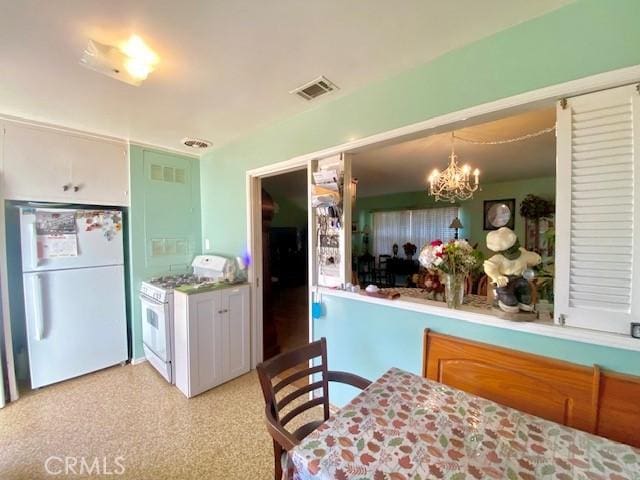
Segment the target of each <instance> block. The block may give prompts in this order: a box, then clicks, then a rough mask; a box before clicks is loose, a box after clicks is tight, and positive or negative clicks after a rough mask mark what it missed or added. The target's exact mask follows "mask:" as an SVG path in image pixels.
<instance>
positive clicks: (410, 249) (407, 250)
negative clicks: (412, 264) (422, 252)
mask: <svg viewBox="0 0 640 480" xmlns="http://www.w3.org/2000/svg"><path fill="white" fill-rule="evenodd" d="M402 249H403V250H404V254H405V255H406V256H407V260H411V259H412V258H413V256H414V255H415V254H416V252H417V251H418V247H416V246H415V245H414V244H413V243H411V242H407V243H405V244H404V245H402Z"/></svg>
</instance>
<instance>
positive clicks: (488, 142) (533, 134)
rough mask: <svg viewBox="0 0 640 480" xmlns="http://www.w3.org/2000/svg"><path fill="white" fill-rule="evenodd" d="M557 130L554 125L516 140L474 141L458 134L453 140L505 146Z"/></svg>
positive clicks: (515, 138)
mask: <svg viewBox="0 0 640 480" xmlns="http://www.w3.org/2000/svg"><path fill="white" fill-rule="evenodd" d="M555 129H556V126H555V125H554V126H552V127H548V128H543V129H542V130H538V131H537V132H532V133H527V134H526V135H521V136H519V137H514V138H506V139H504V140H492V141H482V140H472V139H470V138H464V137H460V136H458V135H456V134H453V138H455V139H456V140H460V141H461V142H465V143H472V144H473V145H504V144H506V143H515V142H521V141H523V140H529V139H530V138H535V137H539V136H541V135H545V134H547V133H551V132H553V131H555Z"/></svg>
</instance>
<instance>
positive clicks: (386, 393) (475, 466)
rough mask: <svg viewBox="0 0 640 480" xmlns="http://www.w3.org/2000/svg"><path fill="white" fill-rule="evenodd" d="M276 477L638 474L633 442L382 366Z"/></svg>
mask: <svg viewBox="0 0 640 480" xmlns="http://www.w3.org/2000/svg"><path fill="white" fill-rule="evenodd" d="M630 428H638V426H630ZM283 478H286V479H293V480H311V479H314V480H315V479H318V480H320V479H322V480H325V479H326V480H328V479H332V480H333V479H337V480H345V479H354V480H356V479H357V480H364V479H373V480H409V479H413V480H424V479H446V480H462V479H478V480H479V479H508V480H516V479H522V480H533V479H559V480H572V479H587V480H598V479H602V480H604V479H607V480H623V479H628V480H639V479H640V450H638V449H635V448H633V447H631V446H628V445H624V444H622V443H618V442H614V441H612V440H608V439H605V438H602V437H599V436H596V435H592V434H590V433H586V432H583V431H580V430H576V429H573V428H570V427H567V426H564V425H560V424H558V423H555V422H552V421H548V420H544V419H542V418H539V417H536V416H534V415H530V414H527V413H524V412H521V411H519V410H515V409H513V408H509V407H506V406H504V405H500V404H498V403H495V402H493V401H491V400H487V399H484V398H481V397H478V396H475V395H471V394H469V393H465V392H463V391H461V390H457V389H455V388H452V387H450V386H447V385H444V384H442V383H439V382H436V381H433V380H430V379H426V378H423V377H420V376H418V375H415V374H413V373H409V372H406V371H403V370H400V369H398V368H391V369H390V370H388V371H387V372H386V373H384V374H383V375H382V376H381V377H380V378H379V379H378V380H376V381H375V382H373V383H372V384H371V385H369V387H367V388H366V389H365V390H363V391H362V392H361V393H360V394H359V395H358V396H356V397H355V398H354V399H353V400H351V401H350V402H349V403H348V404H347V405H346V406H344V407H343V408H341V409H340V410H338V411H337V412H336V413H335V414H334V415H332V416H331V417H330V418H329V419H328V420H327V421H326V422H324V423H322V424H321V425H320V426H319V427H318V428H317V429H316V430H314V431H313V432H311V433H310V434H309V435H308V436H307V437H306V438H305V439H304V440H303V441H302V442H301V443H300V444H299V445H297V446H296V447H294V448H293V449H292V450H291V451H289V452H288V454H287V463H286V468H285V469H284V473H283Z"/></svg>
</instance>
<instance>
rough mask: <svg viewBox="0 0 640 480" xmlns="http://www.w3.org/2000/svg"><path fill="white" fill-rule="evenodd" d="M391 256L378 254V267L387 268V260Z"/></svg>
mask: <svg viewBox="0 0 640 480" xmlns="http://www.w3.org/2000/svg"><path fill="white" fill-rule="evenodd" d="M390 258H391V255H378V267H380V269H382V270H386V268H387V261H388V260H389V259H390Z"/></svg>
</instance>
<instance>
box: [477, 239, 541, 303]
mask: <svg viewBox="0 0 640 480" xmlns="http://www.w3.org/2000/svg"><path fill="white" fill-rule="evenodd" d="M487 248H488V249H489V250H491V251H492V252H495V253H496V254H495V255H494V256H492V257H491V258H489V259H488V260H486V261H485V262H484V271H485V273H486V274H487V276H488V277H489V278H490V279H491V281H492V282H493V284H494V285H495V286H496V296H497V299H498V306H499V307H500V309H501V310H503V311H505V312H510V313H515V312H518V311H520V310H522V311H525V312H531V311H533V305H532V304H531V302H532V298H531V286H530V285H529V281H528V280H527V279H525V278H524V277H523V276H522V275H523V273H524V272H525V270H527V269H529V268H531V267H534V266H536V265H538V264H540V262H541V261H542V259H541V258H540V255H538V254H537V253H535V252H530V251H528V250H525V249H524V248H522V247H521V246H520V242H519V241H518V237H517V236H516V234H515V233H514V232H513V231H512V230H511V229H509V228H507V227H501V228H499V229H498V230H494V231H492V232H489V233H488V234H487Z"/></svg>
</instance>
